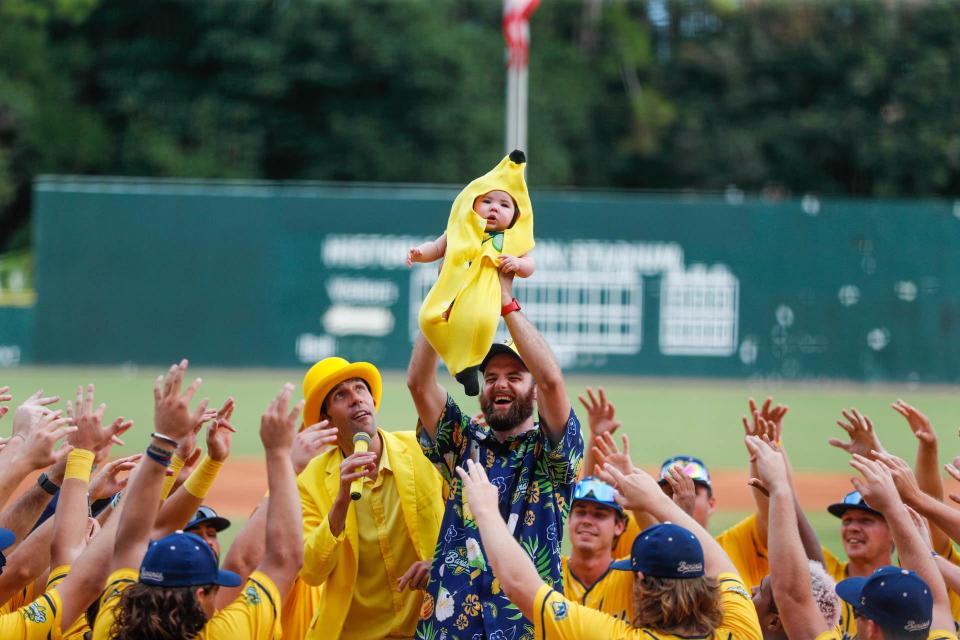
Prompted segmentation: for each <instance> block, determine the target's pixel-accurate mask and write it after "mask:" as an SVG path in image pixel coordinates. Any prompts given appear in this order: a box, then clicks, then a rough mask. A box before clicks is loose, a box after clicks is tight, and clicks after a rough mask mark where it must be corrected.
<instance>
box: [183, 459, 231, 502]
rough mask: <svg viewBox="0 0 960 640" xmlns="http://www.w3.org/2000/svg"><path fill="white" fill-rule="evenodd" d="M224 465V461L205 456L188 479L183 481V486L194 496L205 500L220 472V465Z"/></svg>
mask: <svg viewBox="0 0 960 640" xmlns="http://www.w3.org/2000/svg"><path fill="white" fill-rule="evenodd" d="M222 466H223V463H222V462H218V461H216V460H213V459H212V458H209V457H207V456H203V460H201V461H200V464H198V465H197V468H196V469H194V470H193V473H191V474H190V477H189V478H187V481H186V482H184V483H183V488H184V489H186V490H187V493H189V494H190V495H192V496H193V497H195V498H200V499H201V500H203V499H204V498H206V497H207V492H209V491H210V487H212V486H213V481H214V480H216V479H217V474H218V473H220V467H222Z"/></svg>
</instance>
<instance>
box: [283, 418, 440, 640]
mask: <svg viewBox="0 0 960 640" xmlns="http://www.w3.org/2000/svg"><path fill="white" fill-rule="evenodd" d="M377 432H378V433H379V434H380V437H381V439H382V441H383V445H384V446H385V447H386V448H387V450H388V452H389V456H390V466H391V467H392V468H393V474H394V481H395V483H396V486H397V490H398V491H399V493H400V504H401V507H402V509H403V521H404V523H405V524H406V526H407V533H408V534H409V535H410V539H411V540H413V543H414V545H415V546H416V551H417V555H418V557H419V558H420V559H421V560H431V559H432V558H433V552H434V550H435V548H436V546H437V536H438V535H439V533H440V522H441V520H442V519H443V510H444V500H443V493H444V492H443V481H442V480H441V478H440V474H439V473H438V472H437V470H436V469H435V468H434V466H433V465H432V464H431V463H430V461H429V460H427V457H426V456H424V455H423V452H422V451H421V449H420V445H419V444H418V443H417V437H416V434H415V433H414V432H413V431H399V432H393V433H388V432H386V431H383V430H379V429H378V431H377ZM342 462H343V453H342V452H341V451H340V448H339V447H334V448H333V449H331V450H330V451H327V452H326V453H324V454H323V455H320V456H318V457H317V458H316V459H314V460H313V461H312V462H311V463H310V465H309V466H308V467H307V468H306V469H304V470H303V472H302V473H301V474H300V477H299V478H298V479H297V485H298V488H299V489H300V503H301V505H302V508H303V535H304V550H303V551H304V557H303V569H302V570H301V572H300V577H301V578H303V580H304V582H306V583H307V584H311V585H323V591H322V595H321V597H320V600H319V603H318V604H317V608H316V611H315V614H314V618H313V623H312V624H311V626H310V630H309V631H308V632H307V636H306V637H307V638H321V637H322V638H324V639H325V640H327V639H328V640H337V639H338V638H339V637H340V629H342V628H343V622H344V620H345V619H346V616H347V610H348V609H349V608H350V602H351V600H352V598H353V586H354V583H355V582H356V579H357V564H358V561H359V557H358V554H357V549H358V544H359V543H358V537H359V536H358V533H357V512H356V510H355V509H354V508H352V506H351V507H350V508H349V509H348V511H347V522H346V526H345V527H344V529H343V531H341V532H340V535H339V536H336V537H334V536H333V534H331V533H330V523H329V521H328V520H327V513H329V511H330V509H331V507H332V506H333V501H334V500H335V499H336V497H337V493H338V492H339V490H340V464H341V463H342ZM398 535H399V532H398ZM392 588H393V585H384V589H385V590H389V589H392Z"/></svg>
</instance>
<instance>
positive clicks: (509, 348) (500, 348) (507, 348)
mask: <svg viewBox="0 0 960 640" xmlns="http://www.w3.org/2000/svg"><path fill="white" fill-rule="evenodd" d="M500 354H506V355H508V356H513V357H514V358H516V359H517V360H519V361H520V364H522V365H523V366H524V367H526V366H527V364H526V363H525V362H524V361H523V358H521V357H520V352H519V351H517V345H516V344H514V342H513V340H510V339H507V340H504V341H503V342H494V343H493V344H492V345H490V350H489V351H487V355H485V356H484V357H483V360H482V361H481V362H480V371H483V370H484V369H486V368H487V364H489V362H490V360H492V359H493V357H494V356H498V355H500Z"/></svg>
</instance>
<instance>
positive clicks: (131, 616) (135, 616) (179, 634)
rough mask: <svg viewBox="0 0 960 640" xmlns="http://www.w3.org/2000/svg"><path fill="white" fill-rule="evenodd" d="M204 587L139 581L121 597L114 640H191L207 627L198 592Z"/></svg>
mask: <svg viewBox="0 0 960 640" xmlns="http://www.w3.org/2000/svg"><path fill="white" fill-rule="evenodd" d="M198 588H200V589H203V592H204V593H210V592H211V591H213V590H214V589H216V587H215V586H214V585H212V584H208V585H204V586H202V587H153V586H150V585H146V584H143V583H141V582H138V583H136V584H133V585H131V586H129V587H128V588H127V589H125V590H124V592H123V593H122V594H121V595H120V602H119V603H118V604H117V617H116V619H115V620H114V622H113V627H112V628H111V629H110V638H111V640H190V639H191V638H194V637H196V635H197V634H198V633H200V631H201V630H202V629H203V626H204V625H205V624H207V615H206V614H205V613H204V611H203V607H201V606H200V601H199V600H198V599H197V596H196V595H195V593H194V592H195V591H196V590H197V589H198Z"/></svg>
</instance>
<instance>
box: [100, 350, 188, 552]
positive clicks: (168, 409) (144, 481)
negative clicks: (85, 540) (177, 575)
mask: <svg viewBox="0 0 960 640" xmlns="http://www.w3.org/2000/svg"><path fill="white" fill-rule="evenodd" d="M186 370H187V361H186V360H182V361H181V362H180V364H178V365H173V366H172V367H170V370H169V372H168V373H167V377H166V379H164V378H162V377H160V378H157V380H156V382H155V383H154V387H153V398H154V428H155V429H156V431H155V433H154V435H153V436H152V437H151V441H150V447H149V448H148V449H147V455H146V456H145V457H144V458H143V461H142V462H141V464H140V466H139V467H138V468H137V470H136V472H135V473H134V474H133V478H132V479H131V480H130V483H129V485H128V486H127V494H126V496H125V497H126V501H125V502H126V504H125V506H124V509H123V511H122V512H121V514H120V518H119V520H120V523H119V528H118V531H117V540H116V543H115V545H114V550H113V561H112V563H111V564H112V567H113V568H114V569H119V568H126V567H129V568H136V567H139V566H140V561H141V560H142V559H143V554H144V553H145V552H146V549H147V542H148V541H149V539H150V533H151V532H152V531H153V525H154V522H155V521H156V518H157V511H158V509H159V507H160V490H161V487H162V485H163V479H164V476H165V471H166V468H167V465H168V464H169V463H170V459H171V458H172V457H173V451H174V448H175V445H172V443H173V442H177V443H178V442H179V441H180V439H181V438H184V437H186V435H187V434H188V433H189V432H191V431H192V430H193V428H194V425H195V424H196V423H197V421H199V420H200V417H201V416H202V415H203V411H204V410H205V409H206V405H207V402H206V400H202V401H201V402H200V403H199V405H198V406H197V409H196V410H195V411H194V412H193V413H191V412H190V407H189V403H190V401H191V400H192V399H193V396H194V394H195V393H196V392H197V389H198V388H199V387H200V382H201V381H200V379H199V378H197V379H196V380H194V381H193V383H191V384H190V386H189V387H187V389H186V390H185V391H184V392H183V393H182V394H181V393H180V384H181V382H182V381H183V376H184V374H185V373H186Z"/></svg>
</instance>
